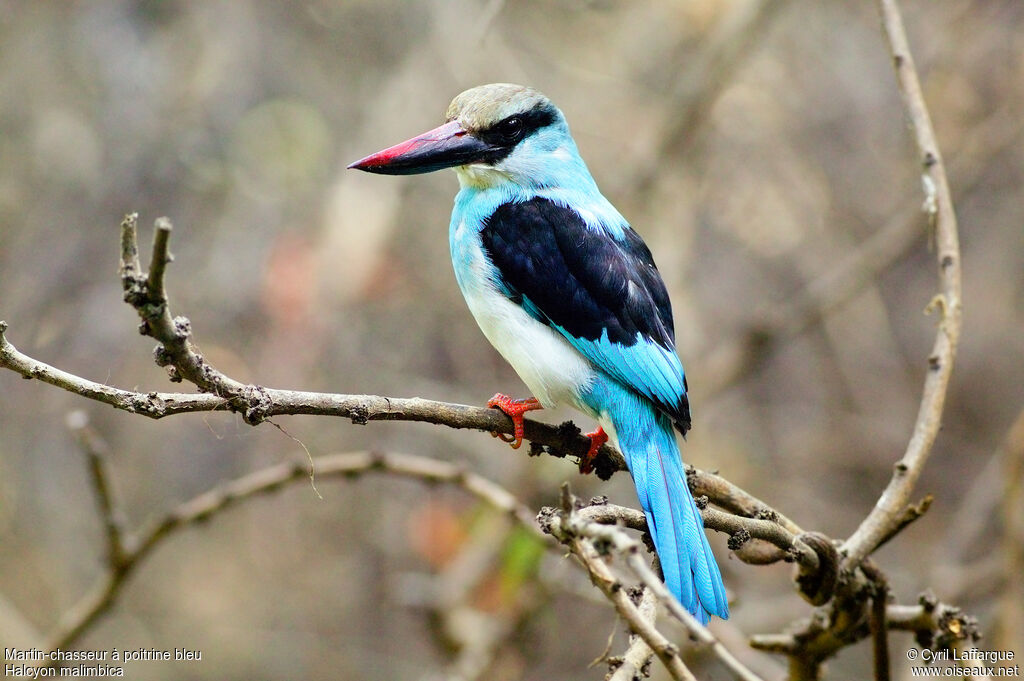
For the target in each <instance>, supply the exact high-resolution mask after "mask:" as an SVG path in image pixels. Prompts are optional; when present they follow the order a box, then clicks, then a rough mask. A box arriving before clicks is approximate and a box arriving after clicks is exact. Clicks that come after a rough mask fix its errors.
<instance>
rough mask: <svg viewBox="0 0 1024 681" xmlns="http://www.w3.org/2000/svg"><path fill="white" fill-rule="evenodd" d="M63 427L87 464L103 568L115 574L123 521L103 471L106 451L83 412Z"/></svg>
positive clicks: (122, 554)
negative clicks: (100, 532) (101, 541)
mask: <svg viewBox="0 0 1024 681" xmlns="http://www.w3.org/2000/svg"><path fill="white" fill-rule="evenodd" d="M67 424H68V428H69V429H70V430H71V432H72V433H74V434H75V435H76V436H77V438H78V442H79V444H80V445H81V447H82V450H83V451H84V452H85V455H86V459H87V460H88V463H89V479H90V481H91V482H92V488H93V491H94V492H95V493H96V503H97V506H98V507H99V508H98V510H99V514H100V519H101V520H102V521H103V529H104V533H105V535H106V543H107V566H108V567H109V568H110V570H111V572H117V571H119V570H121V568H122V566H123V565H124V562H125V545H124V520H123V515H122V513H121V506H120V504H119V503H118V501H117V498H116V496H115V495H114V488H113V484H112V483H111V480H110V471H109V469H108V468H107V458H108V457H109V456H110V447H109V446H108V445H107V443H106V441H104V440H103V438H102V437H100V434H99V433H97V432H96V431H95V430H94V429H93V428H92V427H91V426H90V425H89V420H88V416H87V415H86V413H85V412H84V411H81V410H78V411H74V412H72V413H71V414H69V415H68V419H67Z"/></svg>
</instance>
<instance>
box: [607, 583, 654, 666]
mask: <svg viewBox="0 0 1024 681" xmlns="http://www.w3.org/2000/svg"><path fill="white" fill-rule="evenodd" d="M657 605H658V601H657V599H656V598H655V597H654V593H653V592H652V591H651V590H650V589H642V590H641V593H640V602H639V603H637V606H636V608H637V610H639V611H640V616H641V617H643V618H644V619H646V620H647V621H648V622H651V623H652V624H653V623H654V622H655V620H656V618H657V616H658V608H657ZM653 657H654V651H653V650H652V649H651V646H649V645H647V641H645V640H644V639H643V637H642V636H640V635H638V634H634V635H632V636H630V641H629V648H627V649H626V652H625V653H623V655H622V658H621V660H620V663H619V666H618V667H617V668H616V669H615V671H614V672H613V673H612V675H611V676H610V677H608V681H633V680H634V679H639V678H642V677H647V676H649V673H648V672H647V669H648V667H649V666H650V664H651V658H653Z"/></svg>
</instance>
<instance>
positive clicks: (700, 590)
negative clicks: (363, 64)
mask: <svg viewBox="0 0 1024 681" xmlns="http://www.w3.org/2000/svg"><path fill="white" fill-rule="evenodd" d="M445 120H446V122H445V123H444V124H443V125H441V126H440V127H437V128H435V129H433V130H430V131H429V132H426V133H423V134H422V135H419V136H417V137H413V138H412V139H409V140H407V141H405V142H402V143H400V144H396V145H395V146H392V147H389V148H387V149H384V150H383V151H379V152H377V153H375V154H371V155H370V156H367V157H365V158H363V159H360V160H359V161H356V162H355V163H352V164H351V165H350V166H349V168H356V169H358V170H363V171H366V172H370V173H380V174H383V175H411V174H417V173H429V172H433V171H435V170H441V169H443V168H454V169H455V173H456V175H457V176H458V180H459V192H458V194H457V195H456V197H455V206H454V209H453V211H452V217H451V223H450V225H449V231H448V238H449V243H450V246H451V255H452V263H453V265H454V268H455V278H456V280H457V281H458V284H459V288H460V289H461V291H462V294H463V296H465V298H466V303H467V304H468V305H469V309H470V312H472V314H473V317H474V318H475V319H476V322H477V324H478V325H479V326H480V329H481V330H482V331H483V333H484V335H485V336H486V337H487V339H488V340H489V341H490V342H491V344H492V345H493V346H494V347H495V349H496V350H497V351H498V352H499V353H500V354H501V355H502V357H504V358H505V360H506V361H508V363H509V364H511V365H512V367H513V368H514V369H515V370H516V373H518V374H519V377H520V378H521V379H522V380H523V382H524V383H525V384H526V386H527V387H528V388H529V389H530V391H531V392H532V393H533V397H531V398H529V399H524V400H516V399H512V398H511V397H509V396H508V395H504V394H501V393H498V394H497V395H495V396H494V397H493V398H492V399H491V400H490V402H488V406H490V407H496V408H499V409H501V410H502V411H504V412H505V413H506V414H508V416H509V417H510V418H511V419H512V422H513V425H514V434H513V435H512V436H510V437H509V438H508V440H507V441H509V442H510V443H511V445H512V446H513V447H519V446H520V445H521V444H522V440H523V415H524V414H525V413H526V412H528V411H532V410H535V409H543V408H551V407H554V406H555V405H558V404H566V405H569V406H571V407H574V408H576V409H577V410H579V411H581V412H583V413H584V414H586V415H587V416H589V417H591V418H593V419H594V420H596V421H597V423H598V424H599V426H598V428H597V429H596V430H595V431H594V432H592V433H587V436H588V437H589V438H590V441H591V445H590V450H589V452H588V453H587V457H586V459H585V461H584V463H586V461H587V460H589V459H590V458H592V457H593V456H594V454H596V452H597V449H598V448H599V447H600V446H601V445H602V444H603V443H605V442H607V441H610V442H611V443H612V444H613V445H615V446H616V447H618V449H619V451H621V452H622V454H623V456H624V457H625V460H626V463H627V465H628V467H629V471H630V474H631V476H632V478H633V482H634V484H635V486H636V492H637V496H638V497H639V501H640V505H641V506H642V507H643V510H644V514H645V515H646V516H647V526H648V529H649V531H650V534H651V537H652V539H653V540H654V545H655V548H656V550H657V553H658V557H659V559H660V562H661V568H662V573H663V574H664V577H665V583H666V585H667V586H668V588H669V590H670V591H671V592H672V594H673V595H674V596H675V597H676V598H678V599H679V601H680V602H681V603H682V604H683V605H684V606H685V607H686V608H687V609H688V610H689V611H690V613H692V614H693V615H694V616H696V617H697V618H698V619H699V620H700V621H701V622H702V623H704V624H707V623H708V621H709V616H710V615H717V616H718V617H721V618H723V619H725V618H727V617H728V616H729V606H728V603H727V601H726V594H725V586H724V585H723V583H722V575H721V572H720V571H719V569H718V564H717V563H716V562H715V558H714V555H713V554H712V552H711V547H710V546H709V545H708V540H707V536H706V535H705V533H704V525H703V522H702V520H701V517H700V513H699V512H698V510H697V506H696V504H695V503H694V501H693V496H692V495H691V494H690V490H689V488H688V487H687V485H686V475H685V471H684V469H683V462H682V458H681V456H680V453H679V447H678V445H677V443H676V437H675V431H676V430H678V431H679V432H680V433H681V434H682V435H683V436H685V435H686V431H687V430H689V428H690V406H689V401H688V399H687V395H686V393H687V385H686V374H685V373H684V372H683V365H682V363H681V362H680V360H679V356H678V354H676V348H675V330H674V325H673V321H672V308H671V305H670V303H669V297H668V291H667V290H666V288H665V283H664V281H662V278H661V274H660V273H659V272H658V268H657V267H656V266H655V264H654V259H653V258H652V256H651V251H650V249H648V247H647V245H646V244H645V243H644V241H643V239H641V238H640V235H639V234H637V233H636V232H635V231H634V230H633V229H632V227H630V225H629V223H627V222H626V220H625V218H623V217H622V215H621V214H619V212H618V211H617V210H616V209H615V207H614V206H612V204H611V203H610V202H609V201H608V200H607V199H606V198H605V197H604V196H603V195H602V194H601V192H600V191H599V190H598V188H597V184H596V183H595V181H594V179H593V177H591V175H590V171H589V170H587V166H586V164H585V163H584V162H583V159H582V158H581V157H580V155H579V151H578V150H577V148H576V143H575V141H574V140H573V138H572V135H571V134H570V132H569V125H568V124H567V123H566V120H565V116H564V115H563V114H562V112H561V111H560V110H559V109H558V108H557V107H556V106H555V105H554V104H552V103H551V100H549V99H548V98H547V97H545V96H544V95H543V94H541V93H540V92H538V91H536V90H534V89H532V88H529V87H524V86H521V85H512V84H508V83H493V84H490V85H481V86H479V87H475V88H472V89H470V90H466V91H465V92H463V93H462V94H460V95H458V96H457V97H456V98H455V99H454V100H453V101H452V103H451V105H450V106H449V107H448V111H447V115H446V119H445Z"/></svg>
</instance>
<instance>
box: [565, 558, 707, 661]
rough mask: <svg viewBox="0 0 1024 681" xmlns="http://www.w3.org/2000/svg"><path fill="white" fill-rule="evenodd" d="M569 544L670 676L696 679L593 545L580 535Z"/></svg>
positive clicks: (620, 614)
mask: <svg viewBox="0 0 1024 681" xmlns="http://www.w3.org/2000/svg"><path fill="white" fill-rule="evenodd" d="M569 547H570V549H571V550H572V552H573V555H575V556H576V557H577V558H578V559H579V561H580V562H581V563H582V564H583V567H585V568H586V570H587V572H588V573H589V574H590V581H591V582H593V583H594V586H596V587H597V588H598V589H600V590H601V593H603V594H604V595H605V597H607V598H608V600H609V601H611V603H612V605H613V606H615V610H616V611H617V612H618V613H619V616H620V617H621V618H622V620H623V621H624V622H625V623H626V625H627V626H628V627H629V628H630V630H631V631H633V632H634V633H635V634H637V635H638V636H639V637H640V638H641V639H643V641H644V642H645V643H646V644H647V645H648V647H649V648H650V649H651V650H652V651H653V652H654V654H655V655H657V656H658V659H659V660H661V662H662V664H664V665H665V669H667V670H668V672H669V674H670V675H671V676H672V678H673V679H677V680H679V681H696V677H694V676H693V673H692V672H690V670H689V669H688V668H687V667H686V665H685V664H683V660H682V658H681V657H680V656H679V648H678V647H677V646H676V645H675V644H674V643H672V642H671V641H669V640H668V639H667V638H665V635H664V634H662V633H661V632H660V631H658V630H657V629H656V628H655V627H654V624H653V623H652V622H651V621H650V620H649V619H647V618H646V617H644V615H643V614H642V613H641V612H640V609H639V608H638V607H637V606H636V604H634V603H633V601H632V600H631V599H630V597H629V592H628V590H627V589H626V588H624V586H623V584H622V582H620V581H619V580H618V578H617V577H615V575H614V573H612V571H611V570H610V569H609V568H608V566H607V565H606V564H605V562H604V561H603V560H601V558H600V555H599V554H598V552H597V551H596V550H595V549H594V547H593V546H592V545H591V544H590V543H589V542H586V541H583V540H581V539H571V540H569Z"/></svg>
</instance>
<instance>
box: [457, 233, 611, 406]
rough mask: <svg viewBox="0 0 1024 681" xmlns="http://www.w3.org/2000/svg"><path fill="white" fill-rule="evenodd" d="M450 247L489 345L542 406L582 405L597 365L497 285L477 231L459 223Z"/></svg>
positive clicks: (465, 290) (471, 307)
mask: <svg viewBox="0 0 1024 681" xmlns="http://www.w3.org/2000/svg"><path fill="white" fill-rule="evenodd" d="M451 246H452V260H453V262H454V264H455V276H456V279H458V282H459V287H460V288H461V289H462V294H463V295H464V296H465V297H466V303H467V304H468V305H469V310H470V312H472V313H473V317H474V318H476V322H477V324H479V325H480V330H481V331H483V332H484V335H485V336H487V340H489V341H490V342H491V345H493V346H494V348H495V349H496V350H497V351H498V352H499V353H501V356H502V357H504V358H505V360H506V361H507V362H508V363H509V364H511V365H512V368H513V369H515V370H516V373H518V374H519V377H520V378H521V379H523V383H525V384H526V386H527V387H528V388H529V389H530V391H531V392H532V393H533V395H534V397H536V398H537V399H538V400H540V403H541V404H542V405H544V406H545V407H552V406H555V405H556V404H569V405H571V406H576V407H579V406H581V405H580V403H579V395H580V392H581V390H584V389H585V388H586V387H587V386H589V385H590V383H591V382H592V381H593V380H594V368H593V365H591V364H590V362H589V361H588V360H587V359H586V358H584V357H583V355H581V354H580V353H579V352H578V351H577V350H576V349H575V348H573V347H572V346H571V345H570V344H569V342H568V341H567V340H565V338H564V337H563V336H562V335H561V334H559V333H558V332H557V331H555V330H554V329H552V328H551V327H549V326H547V325H545V324H541V323H540V322H538V321H537V320H535V319H533V318H532V317H531V316H530V315H528V314H527V313H526V312H525V311H524V310H523V308H522V307H520V306H519V305H516V304H515V303H513V302H512V301H510V300H509V299H508V298H506V297H505V296H504V295H503V294H501V293H500V292H499V291H498V290H497V289H496V288H495V286H494V283H493V278H492V275H493V273H494V268H493V265H490V264H488V263H487V262H486V261H485V260H484V254H483V248H482V246H481V243H480V236H479V234H477V233H476V231H475V230H468V229H466V228H465V226H464V225H459V226H458V227H457V228H456V230H455V232H454V233H453V234H452V244H451Z"/></svg>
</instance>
